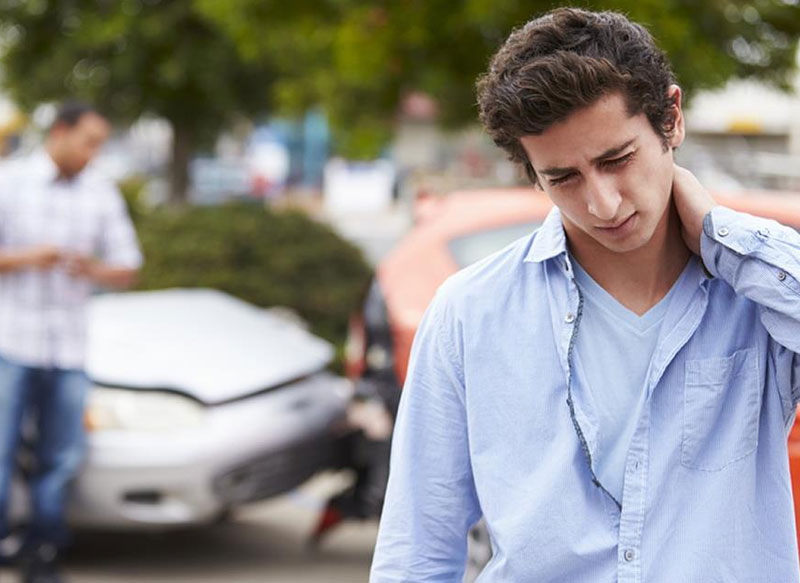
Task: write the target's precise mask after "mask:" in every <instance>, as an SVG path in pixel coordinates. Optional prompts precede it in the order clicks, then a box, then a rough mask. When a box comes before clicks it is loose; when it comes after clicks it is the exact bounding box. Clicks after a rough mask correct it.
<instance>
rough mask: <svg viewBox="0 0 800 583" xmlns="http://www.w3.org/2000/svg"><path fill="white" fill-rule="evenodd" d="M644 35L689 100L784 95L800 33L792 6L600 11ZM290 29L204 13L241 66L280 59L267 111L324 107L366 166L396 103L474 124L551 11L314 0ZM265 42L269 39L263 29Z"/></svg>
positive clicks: (241, 6) (704, 2)
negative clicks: (499, 63)
mask: <svg viewBox="0 0 800 583" xmlns="http://www.w3.org/2000/svg"><path fill="white" fill-rule="evenodd" d="M573 4H574V5H580V6H582V7H586V8H590V9H595V10H616V11H620V12H624V13H626V14H627V15H628V16H629V17H630V18H631V19H633V20H635V21H638V22H641V23H643V24H645V25H646V26H648V28H649V29H650V31H651V32H652V33H653V35H654V36H655V38H656V40H657V42H658V43H659V45H660V46H661V47H662V48H663V49H665V50H666V51H667V53H668V54H669V56H670V59H671V61H672V63H673V65H674V69H675V71H676V73H677V75H678V78H679V81H680V83H681V85H682V86H683V88H684V92H685V94H687V95H689V96H691V95H692V94H693V93H694V92H695V91H696V90H698V89H701V88H712V87H718V86H720V85H722V84H723V83H724V82H725V81H726V80H728V79H730V78H732V77H756V78H761V79H764V80H766V81H769V82H771V83H773V84H776V85H778V86H781V87H787V86H788V84H789V75H790V74H791V72H792V71H793V68H794V63H795V54H796V49H797V37H798V34H800V5H798V2H797V1H796V0H751V1H741V0H605V1H602V2H597V1H594V2H593V1H579V2H575V3H573ZM294 5H295V8H294V10H295V11H296V13H297V17H298V18H297V19H296V20H293V21H292V24H291V25H289V26H286V27H284V28H283V29H282V30H280V31H277V32H276V34H268V35H266V34H263V32H262V31H263V27H264V26H266V23H269V22H270V21H271V20H272V19H273V18H274V16H275V14H276V13H277V12H278V11H279V10H280V9H279V8H277V7H276V6H275V5H274V4H272V3H270V2H264V1H263V0H228V1H227V2H225V3H224V8H223V4H222V3H219V2H216V1H215V0H205V1H204V2H202V9H203V11H204V12H205V13H206V14H208V15H209V16H210V17H212V18H213V19H214V20H215V21H216V22H218V23H220V25H221V26H223V27H224V28H225V30H227V31H228V33H229V34H230V35H231V37H232V38H233V39H234V41H235V42H236V44H237V46H238V47H239V48H240V50H241V51H242V55H243V56H244V57H245V58H248V59H255V60H257V59H259V58H261V57H262V56H263V55H267V54H275V53H278V54H280V55H282V58H281V59H280V63H279V78H278V81H277V83H276V86H275V97H276V104H278V105H279V106H280V107H282V108H285V109H287V108H288V109H291V108H302V107H304V106H306V105H308V104H310V103H315V102H321V103H323V104H325V106H326V109H327V111H328V112H329V114H330V116H331V119H332V122H333V124H334V127H335V128H336V129H337V130H338V134H339V136H340V137H343V138H344V139H343V140H342V141H341V142H340V143H341V145H342V146H343V147H344V149H345V150H346V151H347V152H348V153H350V154H355V155H372V154H374V153H375V151H376V149H377V148H378V147H380V145H381V144H382V143H383V141H384V140H385V138H386V137H387V136H388V135H389V132H390V131H391V127H392V124H393V121H394V116H395V114H396V111H397V107H398V103H399V101H400V100H401V99H402V96H403V95H404V93H405V92H407V91H410V90H421V91H425V92H427V93H429V94H431V95H432V96H434V97H435V98H436V99H437V100H438V102H439V104H440V110H441V116H442V120H443V121H444V122H445V123H447V124H450V125H461V124H464V123H466V122H471V121H474V120H475V119H476V108H475V92H474V83H475V79H476V77H477V76H478V75H479V74H480V73H482V72H483V71H484V70H485V68H486V66H487V64H488V61H489V58H490V56H491V55H492V54H493V53H494V51H495V50H496V49H497V48H498V47H499V46H500V44H501V43H502V42H503V40H504V39H505V37H506V36H507V35H508V33H509V32H510V31H511V30H512V29H513V28H515V27H517V26H520V25H522V24H524V23H525V22H526V21H528V20H529V19H530V18H532V17H533V16H535V15H537V14H540V13H542V12H545V11H547V10H550V9H551V8H554V7H555V6H556V5H557V4H556V3H554V2H552V1H549V0H548V1H542V0H528V1H522V0H456V1H453V0H378V1H375V0H318V1H315V2H313V3H306V2H303V1H300V2H299V3H297V2H296V3H294ZM271 32H274V31H272V29H271Z"/></svg>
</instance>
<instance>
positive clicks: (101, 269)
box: [66, 255, 139, 290]
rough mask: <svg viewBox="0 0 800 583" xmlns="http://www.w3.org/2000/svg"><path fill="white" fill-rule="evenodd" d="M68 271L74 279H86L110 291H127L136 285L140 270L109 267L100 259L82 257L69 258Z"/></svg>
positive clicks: (67, 260) (67, 261) (67, 262)
mask: <svg viewBox="0 0 800 583" xmlns="http://www.w3.org/2000/svg"><path fill="white" fill-rule="evenodd" d="M66 265H67V271H68V273H69V274H70V275H72V276H73V277H86V278H88V279H89V280H90V281H92V282H93V283H95V284H97V285H99V286H102V287H105V288H110V289H118V290H122V289H127V288H129V287H131V286H132V285H134V284H135V283H136V276H137V275H138V273H139V270H138V269H136V268H131V267H116V266H114V265H107V264H106V263H103V262H102V261H100V260H98V259H94V258H91V257H85V256H80V255H73V256H67V258H66Z"/></svg>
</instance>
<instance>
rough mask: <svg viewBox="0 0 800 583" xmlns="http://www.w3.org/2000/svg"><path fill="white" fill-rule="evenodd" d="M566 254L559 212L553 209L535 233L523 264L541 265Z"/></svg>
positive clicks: (556, 208)
mask: <svg viewBox="0 0 800 583" xmlns="http://www.w3.org/2000/svg"><path fill="white" fill-rule="evenodd" d="M566 252H567V236H566V235H565V234H564V225H563V224H562V223H561V212H560V211H559V210H558V207H555V206H554V207H553V208H552V210H551V211H550V212H549V213H548V214H547V218H545V220H544V223H543V224H542V226H541V227H540V228H539V230H538V231H537V232H536V236H535V237H534V238H533V243H532V244H531V247H530V249H529V250H528V254H527V255H526V256H525V262H534V263H541V262H542V261H545V260H547V259H552V258H553V257H557V256H558V255H561V254H563V253H566Z"/></svg>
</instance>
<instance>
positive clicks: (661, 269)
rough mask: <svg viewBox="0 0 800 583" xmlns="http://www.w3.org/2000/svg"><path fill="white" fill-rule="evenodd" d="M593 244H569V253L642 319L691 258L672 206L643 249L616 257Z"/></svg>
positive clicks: (667, 289) (664, 293)
mask: <svg viewBox="0 0 800 583" xmlns="http://www.w3.org/2000/svg"><path fill="white" fill-rule="evenodd" d="M568 239H570V238H569V236H568ZM581 243H584V242H583V241H581ZM592 243H595V244H588V245H586V244H579V245H574V244H573V242H572V241H571V240H570V250H571V252H572V254H573V256H574V257H575V258H576V259H577V260H578V263H580V265H581V267H583V269H584V270H585V271H586V272H587V273H588V274H589V275H590V276H591V277H592V279H594V280H595V281H596V282H597V283H598V284H599V285H600V286H601V287H602V288H603V289H605V290H606V291H607V292H608V293H609V294H611V295H612V296H613V297H614V298H616V300H617V301H618V302H620V303H621V304H622V305H623V306H625V307H626V308H628V309H629V310H631V311H632V312H634V313H635V314H638V315H640V316H641V315H643V314H644V313H646V312H647V311H648V310H649V309H650V308H652V307H653V306H654V305H656V304H657V303H658V302H659V301H660V300H661V299H662V298H663V297H664V296H665V295H667V293H668V292H669V290H670V289H671V288H672V286H673V285H674V284H675V282H676V281H677V279H678V277H679V276H680V274H681V272H682V271H683V269H684V267H685V266H686V262H687V261H688V260H689V257H690V256H691V252H690V251H689V249H688V248H687V247H686V244H685V243H684V241H683V238H682V236H681V225H680V219H679V218H678V213H677V211H676V210H675V207H674V205H673V204H672V203H670V206H669V208H668V210H667V212H666V213H665V215H664V217H663V218H662V220H661V222H660V223H659V225H658V227H657V228H656V231H655V232H654V233H653V237H652V238H651V239H650V241H649V242H648V243H647V244H645V245H644V246H643V247H641V248H639V249H636V250H634V251H631V252H628V253H616V252H614V251H610V250H609V249H606V248H605V247H603V246H601V245H599V244H596V242H594V241H592Z"/></svg>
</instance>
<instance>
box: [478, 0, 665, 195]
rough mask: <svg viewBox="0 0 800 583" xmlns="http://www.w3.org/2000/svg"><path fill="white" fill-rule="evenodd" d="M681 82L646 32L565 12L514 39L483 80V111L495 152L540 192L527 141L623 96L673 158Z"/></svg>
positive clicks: (605, 15)
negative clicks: (603, 100)
mask: <svg viewBox="0 0 800 583" xmlns="http://www.w3.org/2000/svg"><path fill="white" fill-rule="evenodd" d="M674 82H675V76H674V75H673V73H672V70H671V68H670V64H669V61H668V60H667V57H666V55H665V54H664V53H663V52H662V51H661V50H660V49H659V48H658V47H657V46H656V44H655V41H654V40H653V37H652V36H650V33H649V32H647V30H646V29H645V28H644V27H643V26H641V25H639V24H636V23H633V22H631V21H630V20H628V19H627V18H626V17H625V16H623V15H622V14H618V13H616V12H589V11H587V10H581V9H576V8H558V9H556V10H553V11H552V12H549V13H547V14H545V15H544V16H541V17H540V18H536V19H534V20H531V21H530V22H528V23H527V24H525V25H524V26H522V27H521V28H518V29H516V30H515V31H514V32H512V33H511V35H510V36H509V37H508V39H507V40H506V42H505V44H504V45H503V46H502V47H501V48H500V50H499V51H497V53H496V54H495V55H494V57H493V58H492V60H491V63H490V66H489V71H488V72H487V73H486V74H484V75H482V76H481V77H480V78H479V80H478V83H477V90H478V107H479V111H480V119H481V122H482V123H483V125H484V127H485V128H486V130H487V131H488V132H489V135H490V136H491V137H492V139H493V140H494V142H495V144H497V145H498V146H500V147H501V148H503V149H504V150H505V151H506V152H508V154H509V157H510V158H511V160H512V161H514V162H518V163H520V164H523V165H524V168H525V172H526V174H527V175H528V178H530V180H531V181H532V182H533V183H534V184H538V180H537V177H536V171H535V169H534V168H533V166H532V165H531V163H530V161H529V160H528V157H527V155H526V154H525V150H524V149H523V148H522V145H521V144H520V141H519V138H521V137H523V136H528V135H538V134H541V133H542V132H544V131H545V130H547V128H549V127H550V126H551V125H553V124H554V123H557V122H559V121H563V120H564V119H566V118H567V117H568V116H569V115H570V114H571V113H573V112H574V111H575V110H577V109H580V108H582V107H586V106H589V105H592V104H593V103H595V102H596V101H597V100H598V99H599V98H600V97H602V96H604V95H607V94H609V93H612V92H615V91H619V92H621V93H622V95H623V96H624V98H625V101H626V104H627V109H628V113H629V114H630V115H636V114H638V113H642V112H643V113H644V114H645V115H646V116H647V119H648V120H649V122H650V125H651V126H652V127H653V129H654V130H655V132H656V133H657V134H658V135H659V136H660V137H661V139H662V143H663V144H664V148H665V150H666V148H667V147H668V145H667V143H668V138H669V136H670V134H671V132H672V131H673V130H674V116H673V113H672V111H671V110H672V106H673V104H674V99H672V98H670V96H669V95H668V90H669V87H670V85H671V84H673V83H674Z"/></svg>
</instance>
